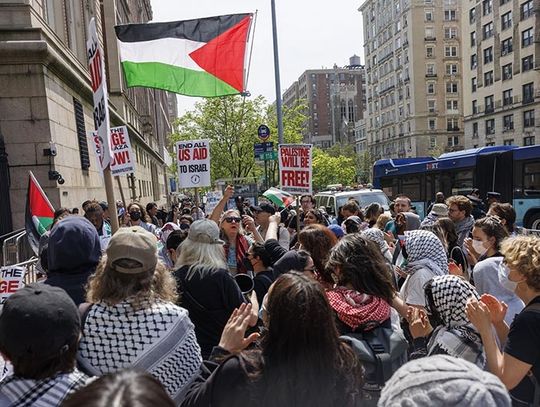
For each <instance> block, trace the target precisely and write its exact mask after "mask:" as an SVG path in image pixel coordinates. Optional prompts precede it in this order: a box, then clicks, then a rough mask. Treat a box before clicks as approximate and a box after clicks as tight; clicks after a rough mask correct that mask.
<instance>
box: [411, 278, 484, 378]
mask: <svg viewBox="0 0 540 407" xmlns="http://www.w3.org/2000/svg"><path fill="white" fill-rule="evenodd" d="M424 291H425V295H426V301H427V304H428V307H427V308H428V312H429V313H430V316H431V319H432V320H433V321H434V323H436V324H437V326H435V329H433V327H432V326H431V324H430V322H429V321H428V320H427V318H426V315H425V313H424V310H419V309H415V308H413V307H410V308H409V312H408V320H409V327H410V331H411V335H412V337H413V338H414V339H413V347H414V352H413V353H412V354H411V359H417V358H420V357H423V356H432V355H437V354H446V355H450V356H453V357H457V358H461V359H465V360H467V361H469V362H471V363H474V364H475V365H477V366H478V367H479V368H481V369H483V368H484V365H485V362H486V356H485V353H484V347H483V345H482V340H481V338H480V334H479V333H478V331H477V330H476V328H475V327H474V326H473V325H472V324H471V323H470V322H469V320H468V319H467V315H466V313H465V307H466V305H467V301H468V300H469V298H474V299H476V300H478V299H479V298H480V296H479V295H478V293H477V291H476V289H475V288H474V287H473V286H472V285H471V284H470V283H469V282H467V281H465V280H464V279H463V278H461V277H458V276H454V275H445V276H437V277H435V278H433V279H432V280H430V281H428V282H427V284H426V285H425V287H424Z"/></svg>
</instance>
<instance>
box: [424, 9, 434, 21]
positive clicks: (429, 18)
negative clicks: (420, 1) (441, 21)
mask: <svg viewBox="0 0 540 407" xmlns="http://www.w3.org/2000/svg"><path fill="white" fill-rule="evenodd" d="M425 21H428V22H432V21H433V10H426V12H425Z"/></svg>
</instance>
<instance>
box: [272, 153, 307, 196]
mask: <svg viewBox="0 0 540 407" xmlns="http://www.w3.org/2000/svg"><path fill="white" fill-rule="evenodd" d="M312 147H313V145H312V144H280V145H279V154H278V157H279V182H280V184H281V189H282V190H283V191H285V192H290V193H291V194H296V195H300V194H311V185H312Z"/></svg>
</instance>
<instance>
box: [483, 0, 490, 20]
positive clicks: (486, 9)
mask: <svg viewBox="0 0 540 407" xmlns="http://www.w3.org/2000/svg"><path fill="white" fill-rule="evenodd" d="M492 11H493V0H484V1H482V14H483V15H485V16H487V15H488V14H489V13H491V12H492Z"/></svg>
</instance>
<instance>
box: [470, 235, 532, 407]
mask: <svg viewBox="0 0 540 407" xmlns="http://www.w3.org/2000/svg"><path fill="white" fill-rule="evenodd" d="M501 253H502V254H503V255H504V261H505V263H506V266H507V270H505V271H504V272H503V273H500V274H499V279H500V280H501V284H502V285H503V286H505V287H507V288H508V289H510V290H512V291H514V292H515V293H516V295H517V296H518V297H519V298H521V300H523V302H524V303H525V304H526V305H525V308H524V309H523V311H521V312H520V313H519V314H518V315H517V316H516V317H515V318H514V320H513V321H512V324H511V325H510V328H509V327H508V325H507V324H506V322H505V320H504V317H505V314H506V312H507V308H508V306H507V305H506V304H505V303H504V302H502V303H501V302H500V301H498V300H497V299H496V298H495V297H493V296H491V295H483V296H482V297H481V298H480V301H477V300H473V299H471V300H469V302H468V303H467V316H468V318H469V320H470V321H471V322H472V324H473V325H474V326H475V327H476V329H477V330H478V332H480V335H481V337H482V342H483V343H484V348H485V352H486V356H487V362H488V363H487V364H488V368H489V370H490V371H491V373H493V374H495V375H496V376H497V377H499V379H501V381H502V382H503V383H504V385H505V386H506V388H507V389H508V390H509V391H510V396H511V397H512V401H513V405H514V406H531V405H534V404H533V403H536V404H537V405H538V402H539V401H540V386H539V385H538V383H539V382H540V346H538V344H540V239H539V238H538V237H536V236H517V237H511V238H508V239H507V240H505V241H504V242H503V243H502V245H501ZM493 328H495V331H496V333H497V336H498V338H499V343H501V344H504V351H503V352H501V351H500V349H499V346H498V344H497V341H496V339H495V336H494V333H493Z"/></svg>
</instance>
